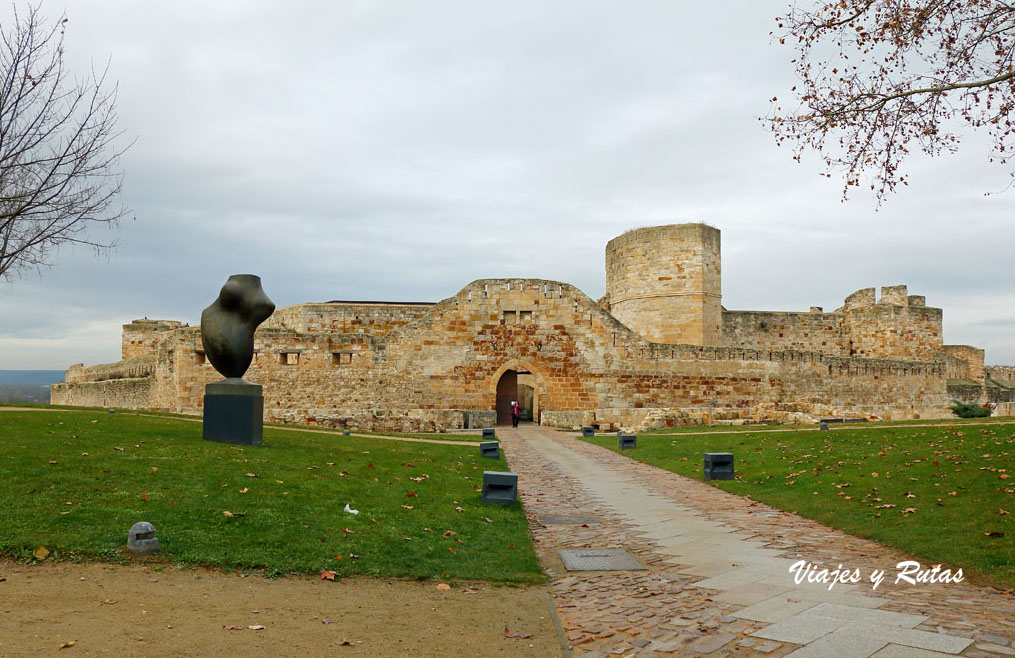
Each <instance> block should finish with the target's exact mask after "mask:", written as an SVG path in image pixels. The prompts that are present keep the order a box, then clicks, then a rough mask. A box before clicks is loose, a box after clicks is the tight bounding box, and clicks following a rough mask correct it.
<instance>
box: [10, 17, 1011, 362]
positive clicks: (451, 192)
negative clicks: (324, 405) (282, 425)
mask: <svg viewBox="0 0 1015 658" xmlns="http://www.w3.org/2000/svg"><path fill="white" fill-rule="evenodd" d="M19 4H20V3H19ZM786 4H787V3H786V2H785V1H774V0H738V1H730V2H723V3H701V2H675V1H673V0H658V1H657V0H652V1H648V0H642V1H636V2H631V1H630V0H626V1H624V2H620V1H617V2H606V1H600V0H575V1H567V2H565V1H557V0H554V1H550V2H547V1H546V0H540V1H538V2H537V1H530V0H515V1H513V2H476V1H475V0H459V1H456V2H445V1H436V0H427V1H426V2H419V1H418V0H405V1H401V2H378V1H376V0H369V1H356V0H344V1H343V2H323V1H319V2H286V3H280V2H254V1H244V2H238V1H237V2H221V1H220V2H213V3H209V2H201V3H197V2H190V1H182V0H181V1H177V2H173V3H140V2H136V1H126V0H123V1H112V0H101V1H100V0H75V2H74V3H72V4H69V6H68V7H67V12H68V17H69V19H70V20H69V22H68V24H67V42H66V52H67V57H68V62H69V64H70V66H71V68H72V69H74V70H76V71H79V72H81V73H84V72H86V71H87V70H88V68H89V67H90V66H92V65H93V64H95V65H97V66H99V67H100V68H101V67H102V66H104V65H105V62H106V61H107V60H109V62H110V68H109V75H110V77H111V78H112V79H114V80H118V81H119V101H118V111H119V114H120V126H121V127H122V128H123V129H124V131H125V133H126V135H127V136H128V137H130V138H136V143H135V144H134V146H133V147H132V148H131V149H130V150H129V152H128V153H127V154H126V155H125V156H124V157H123V158H122V161H121V165H122V167H123V170H124V174H125V179H124V193H123V201H124V203H125V204H126V205H127V206H128V207H130V208H131V209H132V211H133V215H132V216H133V217H134V219H128V220H126V221H124V222H123V223H122V224H121V225H120V227H119V231H118V234H119V239H120V246H119V248H118V249H117V250H116V251H115V252H114V253H112V254H110V255H108V257H107V256H103V257H99V258H96V257H95V255H94V254H92V253H90V252H89V251H87V250H84V249H78V250H70V249H66V250H63V251H61V252H60V253H59V255H58V256H57V258H56V259H55V262H54V266H53V267H52V268H49V269H45V270H43V271H41V272H38V273H36V272H27V273H25V275H24V276H23V277H22V278H21V279H20V280H17V281H15V282H14V283H13V284H6V283H0V369H34V368H43V369H50V368H51V369H64V368H66V367H67V366H68V365H69V364H71V363H75V362H84V363H87V364H94V363H106V362H112V361H116V360H118V359H119V349H120V326H121V325H122V324H123V323H126V322H130V321H131V320H132V319H135V318H140V317H145V316H147V317H149V318H160V319H177V320H182V321H186V322H191V323H195V322H197V320H198V319H199V317H200V314H201V310H202V309H203V308H204V307H205V306H207V305H208V304H209V303H211V301H213V300H214V299H215V297H216V295H217V294H218V289H219V288H220V287H221V285H222V284H223V283H224V282H225V280H226V278H227V277H228V276H229V275H230V274H234V273H254V274H258V275H260V276H261V278H262V279H263V284H264V289H265V291H266V292H267V293H268V295H269V296H270V297H271V298H272V299H273V300H274V301H275V304H276V305H277V306H279V307H281V306H286V305H290V304H296V303H299V302H305V301H327V300H331V299H351V300H355V299H364V300H367V299H369V300H396V301H438V300H440V299H443V298H446V297H449V296H451V295H453V294H455V293H456V292H457V291H458V290H459V289H461V288H462V287H463V286H464V285H465V284H467V283H468V282H469V281H472V280H474V279H479V278H486V277H504V276H518V277H537V278H547V279H556V280H562V281H566V282H569V283H572V284H574V285H576V286H578V287H579V288H581V289H582V290H584V291H585V292H586V293H588V294H589V295H590V296H591V297H592V298H594V299H596V298H598V297H600V296H601V295H602V294H603V291H604V262H603V261H604V256H603V249H604V247H605V245H606V242H607V241H609V240H610V239H611V238H613V237H614V236H616V235H618V234H620V233H622V232H623V231H625V230H627V229H630V228H636V227H642V226H650V225H655V224H666V223H675V222H685V221H704V222H707V223H709V224H712V225H713V226H716V227H718V228H719V229H721V230H722V240H723V242H722V252H723V264H722V265H723V282H722V285H723V305H724V306H725V307H726V308H728V309H739V310H802V311H806V310H807V308H808V307H809V306H811V305H816V306H824V307H825V309H826V310H832V309H835V308H837V307H839V306H840V305H841V303H842V300H843V298H844V297H846V296H847V295H848V294H850V293H851V292H853V291H854V290H857V289H859V288H865V287H869V286H878V287H880V286H882V285H894V284H900V283H906V284H908V285H909V290H910V294H920V295H926V297H927V303H928V305H930V306H937V307H942V308H943V309H944V338H945V342H946V343H960V344H972V345H976V346H980V347H984V348H986V350H987V361H988V363H996V364H1001V363H1008V364H1011V363H1015V334H1013V331H1015V268H1013V266H1012V265H1011V264H1010V260H1011V253H1012V250H1011V245H1012V244H1013V241H1015V222H1013V221H1012V219H1013V217H1015V191H1011V192H1008V193H1006V194H994V195H989V196H987V195H985V193H986V192H995V191H999V190H1002V189H1003V188H1004V187H1005V185H1006V184H1007V183H1008V181H1009V177H1008V176H1009V172H1008V171H1007V170H1005V169H1003V168H1001V167H998V166H997V165H989V164H988V163H987V161H986V160H987V157H986V156H987V152H988V149H987V146H986V143H985V142H984V140H982V139H978V138H977V137H976V136H973V137H972V138H971V139H970V140H969V141H967V142H966V143H965V144H964V146H963V148H962V150H961V151H960V152H959V153H958V154H957V155H953V156H947V157H941V158H934V159H927V158H919V157H918V158H913V159H911V160H910V161H909V162H908V163H907V165H906V166H907V169H908V172H909V173H910V180H911V183H910V186H909V187H907V188H904V189H903V190H901V191H900V192H899V193H897V194H895V195H894V196H891V197H890V198H888V199H887V201H886V202H885V204H884V205H883V206H882V208H881V209H880V210H876V208H875V204H874V201H873V200H872V199H871V198H870V197H869V196H864V195H862V194H861V195H857V196H856V197H855V198H853V199H851V200H850V201H848V202H846V203H842V202H841V201H840V197H841V179H832V180H827V179H824V178H822V177H820V176H819V175H818V174H819V173H820V172H821V171H822V169H821V168H820V164H819V162H818V160H817V158H816V157H812V158H810V159H809V160H805V161H804V162H803V163H802V164H798V163H795V162H793V161H792V159H791V153H790V152H789V151H788V150H787V149H786V148H779V147H777V146H776V145H775V142H774V139H773V138H772V136H771V135H770V134H769V133H767V132H765V130H764V129H763V126H762V124H761V122H759V121H758V117H760V116H764V115H766V114H767V113H768V110H769V102H768V101H769V99H770V98H772V97H773V96H779V97H780V98H786V97H788V96H789V95H790V94H789V89H790V87H792V86H793V84H794V76H793V70H792V65H791V64H790V59H791V58H792V56H793V53H792V51H791V50H790V49H789V48H787V47H786V46H779V45H778V44H776V43H773V41H772V40H771V38H770V36H769V32H770V31H771V29H772V28H773V26H774V21H773V18H774V17H775V16H777V15H778V14H780V13H781V12H782V11H783V10H784V9H785V6H786ZM43 9H44V11H45V12H46V13H47V14H48V15H49V16H52V17H54V18H55V17H56V16H58V15H59V13H60V12H61V11H63V10H64V5H63V4H60V3H56V2H51V1H50V0H45V2H44V3H43ZM10 14H11V10H10V7H9V6H5V7H0V22H2V23H3V24H4V25H5V26H7V25H8V24H9V21H10ZM94 237H97V238H108V237H110V236H108V235H104V234H103V232H98V233H96V234H95V235H94Z"/></svg>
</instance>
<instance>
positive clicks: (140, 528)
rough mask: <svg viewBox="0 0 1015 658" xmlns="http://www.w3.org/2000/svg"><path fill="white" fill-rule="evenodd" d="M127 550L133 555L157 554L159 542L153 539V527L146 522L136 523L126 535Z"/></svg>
mask: <svg viewBox="0 0 1015 658" xmlns="http://www.w3.org/2000/svg"><path fill="white" fill-rule="evenodd" d="M127 549H128V550H129V551H130V552H131V553H133V554H134V555H151V554H152V553H158V552H159V540H158V538H157V537H155V526H153V525H152V524H151V523H148V522H147V521H138V522H137V523H135V524H134V525H132V526H131V527H130V532H128V533H127Z"/></svg>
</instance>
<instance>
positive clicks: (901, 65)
mask: <svg viewBox="0 0 1015 658" xmlns="http://www.w3.org/2000/svg"><path fill="white" fill-rule="evenodd" d="M812 7H814V5H812ZM776 20H777V22H778V27H779V31H778V32H776V33H774V35H775V36H776V37H777V38H778V40H779V42H780V43H784V44H789V45H791V46H792V47H793V48H795V49H796V51H797V53H796V58H795V59H794V60H793V62H794V64H795V66H796V72H797V75H798V77H799V79H800V82H799V84H798V85H797V86H796V87H794V88H793V93H794V95H795V97H796V100H797V101H798V102H799V105H798V106H797V107H795V108H793V109H786V110H784V109H783V107H782V104H781V103H780V102H779V100H778V98H773V99H772V101H773V111H772V113H771V114H770V116H769V117H767V122H768V125H769V127H770V128H771V130H772V132H773V133H774V134H775V137H776V140H777V141H778V142H779V143H780V144H783V143H788V144H791V145H792V146H793V148H794V156H795V158H796V159H798V160H799V159H800V156H801V154H802V153H803V152H804V151H807V150H815V151H817V152H818V153H819V154H820V156H821V158H822V159H823V160H824V162H825V164H826V166H827V172H826V174H825V175H827V176H830V175H831V174H830V173H828V172H831V171H832V170H836V169H842V170H844V171H845V184H844V187H843V196H844V197H845V196H846V195H847V194H848V192H849V190H850V188H852V187H855V186H858V185H860V183H861V180H867V179H869V181H870V187H871V189H872V190H873V191H874V192H875V194H876V195H877V198H878V201H879V202H880V201H882V200H883V199H884V196H885V194H886V193H888V192H892V191H894V190H895V189H896V187H897V185H899V184H903V185H906V184H907V180H906V175H905V174H904V173H903V171H902V169H901V164H902V162H903V160H904V159H905V158H906V156H907V155H908V154H909V153H910V152H912V151H913V150H914V149H919V150H921V151H923V152H925V153H927V154H929V155H932V156H934V155H939V154H941V153H942V152H953V151H955V150H956V149H957V148H958V146H959V142H960V131H961V130H962V129H963V128H964V127H966V128H972V129H976V130H980V131H985V132H986V133H987V134H988V135H989V138H990V140H991V143H992V153H991V155H990V159H991V161H992V162H997V163H999V164H1002V165H1004V164H1005V163H1006V162H1007V160H1008V158H1009V157H1010V156H1011V154H1012V150H1013V149H1015V125H1013V123H1012V117H1011V115H1012V110H1013V109H1015V65H1013V53H1015V2H1012V1H1007V0H952V1H946V0H839V1H838V2H820V3H817V6H816V7H814V8H812V9H805V8H800V7H797V6H796V5H794V6H793V7H792V8H791V9H790V10H789V13H787V14H786V15H785V16H782V17H780V18H778V19H776Z"/></svg>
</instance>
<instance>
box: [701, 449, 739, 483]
mask: <svg viewBox="0 0 1015 658" xmlns="http://www.w3.org/2000/svg"><path fill="white" fill-rule="evenodd" d="M704 456H705V479H706V480H732V479H733V453H732V452H706V453H705V455H704Z"/></svg>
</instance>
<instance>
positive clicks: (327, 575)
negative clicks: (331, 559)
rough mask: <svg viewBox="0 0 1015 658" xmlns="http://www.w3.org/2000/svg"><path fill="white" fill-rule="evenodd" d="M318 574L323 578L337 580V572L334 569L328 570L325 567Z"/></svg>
mask: <svg viewBox="0 0 1015 658" xmlns="http://www.w3.org/2000/svg"><path fill="white" fill-rule="evenodd" d="M318 575H319V576H320V577H321V580H335V575H336V574H335V572H334V571H326V570H325V569H321V570H320V571H319V572H318Z"/></svg>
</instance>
